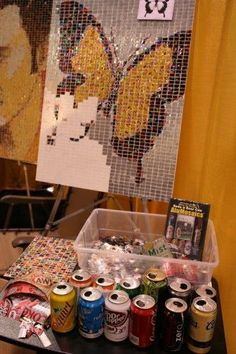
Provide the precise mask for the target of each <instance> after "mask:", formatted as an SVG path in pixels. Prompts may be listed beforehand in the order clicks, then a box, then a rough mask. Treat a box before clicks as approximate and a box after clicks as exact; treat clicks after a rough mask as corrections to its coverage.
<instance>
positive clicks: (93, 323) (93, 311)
mask: <svg viewBox="0 0 236 354" xmlns="http://www.w3.org/2000/svg"><path fill="white" fill-rule="evenodd" d="M78 318H79V333H80V334H81V336H83V337H85V338H97V337H99V336H101V335H102V334H103V323H104V297H103V294H102V292H101V291H100V290H99V289H97V288H92V287H88V288H84V289H82V290H81V292H80V296H79V301H78Z"/></svg>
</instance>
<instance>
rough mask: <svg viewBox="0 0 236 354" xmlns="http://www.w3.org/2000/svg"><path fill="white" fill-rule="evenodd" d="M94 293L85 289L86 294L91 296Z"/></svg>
mask: <svg viewBox="0 0 236 354" xmlns="http://www.w3.org/2000/svg"><path fill="white" fill-rule="evenodd" d="M91 295H92V291H85V293H84V296H86V297H90V296H91Z"/></svg>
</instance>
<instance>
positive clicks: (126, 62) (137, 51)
mask: <svg viewBox="0 0 236 354" xmlns="http://www.w3.org/2000/svg"><path fill="white" fill-rule="evenodd" d="M150 37H151V35H149V36H147V37H146V38H144V39H142V41H141V42H140V44H139V45H138V46H137V47H136V48H135V49H134V50H133V51H132V52H131V53H130V55H129V56H128V58H127V60H126V61H124V64H123V69H124V68H125V67H126V66H129V64H130V61H131V60H132V59H133V58H134V57H135V56H136V55H138V54H139V51H140V50H141V49H142V48H143V46H144V45H145V44H146V42H147V40H148V39H149V38H150Z"/></svg>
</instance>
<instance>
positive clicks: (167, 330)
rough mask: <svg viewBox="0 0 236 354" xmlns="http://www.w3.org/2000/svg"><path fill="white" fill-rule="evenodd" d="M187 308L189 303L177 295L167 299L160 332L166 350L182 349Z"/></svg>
mask: <svg viewBox="0 0 236 354" xmlns="http://www.w3.org/2000/svg"><path fill="white" fill-rule="evenodd" d="M187 308H188V305H187V303H186V302H185V301H184V300H182V299H179V298H177V297H172V298H170V299H168V300H166V302H165V309H164V312H163V318H162V326H161V333H160V342H161V345H162V347H163V349H164V350H166V351H180V350H181V348H182V345H183V341H184V327H185V314H186V311H187Z"/></svg>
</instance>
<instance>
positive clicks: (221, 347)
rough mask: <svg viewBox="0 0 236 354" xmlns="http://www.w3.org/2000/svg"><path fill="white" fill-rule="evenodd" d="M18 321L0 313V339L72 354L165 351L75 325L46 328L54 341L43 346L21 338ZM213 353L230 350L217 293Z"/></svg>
mask: <svg viewBox="0 0 236 354" xmlns="http://www.w3.org/2000/svg"><path fill="white" fill-rule="evenodd" d="M213 287H214V288H216V290H217V291H218V287H217V283H216V282H215V281H214V280H213ZM18 332H19V322H17V321H15V320H12V319H9V318H4V317H0V340H3V341H6V342H9V343H12V344H15V345H20V346H23V347H25V348H31V349H34V350H36V351H37V352H39V353H40V352H44V353H48V354H50V353H60V354H62V353H71V354H98V353H99V354H138V353H139V354H140V353H143V354H145V353H147V354H154V353H155V354H164V353H166V352H165V351H164V350H162V349H161V348H160V346H159V345H158V343H155V344H153V346H152V347H151V348H149V349H145V350H143V349H139V348H136V347H135V346H134V345H132V344H131V343H129V341H128V340H127V341H124V342H122V343H114V342H110V341H108V340H107V339H105V338H104V337H103V336H102V337H100V338H97V339H90V340H89V339H85V338H83V337H81V336H80V335H79V334H78V329H77V328H76V329H74V330H73V331H71V332H70V333H67V334H63V335H62V334H57V333H55V332H53V331H52V330H51V329H49V330H48V331H47V335H48V337H49V338H50V341H51V342H52V345H51V346H50V347H48V348H44V347H42V345H41V344H40V341H39V339H38V338H37V337H35V336H32V337H30V338H28V339H18V338H17V336H18ZM184 353H191V352H190V351H189V350H188V349H187V348H183V349H182V350H181V354H184ZM209 353H211V354H214V353H215V354H219V353H220V354H227V349H226V343H225V335H224V326H223V321H222V313H221V306H220V299H219V296H218V315H217V321H216V328H215V332H214V338H213V342H212V349H211V351H210V352H209Z"/></svg>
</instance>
